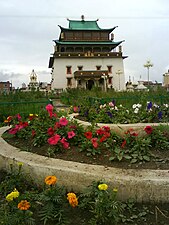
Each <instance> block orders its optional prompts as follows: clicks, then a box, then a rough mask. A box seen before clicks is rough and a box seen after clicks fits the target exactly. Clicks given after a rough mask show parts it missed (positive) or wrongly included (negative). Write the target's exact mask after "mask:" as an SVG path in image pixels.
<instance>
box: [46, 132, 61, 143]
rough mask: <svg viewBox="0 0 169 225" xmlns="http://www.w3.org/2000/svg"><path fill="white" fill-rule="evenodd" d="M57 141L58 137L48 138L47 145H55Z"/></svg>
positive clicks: (56, 135)
mask: <svg viewBox="0 0 169 225" xmlns="http://www.w3.org/2000/svg"><path fill="white" fill-rule="evenodd" d="M59 140H60V135H58V134H55V135H54V136H53V137H50V138H48V143H49V144H50V145H56V144H57V143H58V141H59Z"/></svg>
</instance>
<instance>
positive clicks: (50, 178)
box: [45, 176, 57, 185]
mask: <svg viewBox="0 0 169 225" xmlns="http://www.w3.org/2000/svg"><path fill="white" fill-rule="evenodd" d="M56 182H57V178H56V177H55V176H47V177H46V178H45V184H48V185H54V184H56Z"/></svg>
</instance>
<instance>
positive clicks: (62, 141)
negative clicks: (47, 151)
mask: <svg viewBox="0 0 169 225" xmlns="http://www.w3.org/2000/svg"><path fill="white" fill-rule="evenodd" d="M60 142H61V143H62V144H63V148H65V149H67V148H69V143H68V142H67V140H66V138H64V137H63V138H62V139H61V140H60Z"/></svg>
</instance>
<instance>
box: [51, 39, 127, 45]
mask: <svg viewBox="0 0 169 225" xmlns="http://www.w3.org/2000/svg"><path fill="white" fill-rule="evenodd" d="M53 41H54V42H55V43H56V44H58V45H75V44H76V45H111V46H115V47H116V46H118V45H119V44H121V43H122V42H123V41H116V42H115V41H59V40H53Z"/></svg>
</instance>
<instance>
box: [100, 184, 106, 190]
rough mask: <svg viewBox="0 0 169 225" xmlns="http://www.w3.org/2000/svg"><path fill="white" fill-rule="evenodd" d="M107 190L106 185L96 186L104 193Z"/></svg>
mask: <svg viewBox="0 0 169 225" xmlns="http://www.w3.org/2000/svg"><path fill="white" fill-rule="evenodd" d="M107 188H108V185H107V184H99V185H98V189H99V190H100V191H106V190H107Z"/></svg>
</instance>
